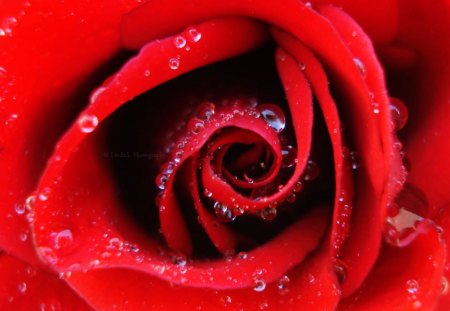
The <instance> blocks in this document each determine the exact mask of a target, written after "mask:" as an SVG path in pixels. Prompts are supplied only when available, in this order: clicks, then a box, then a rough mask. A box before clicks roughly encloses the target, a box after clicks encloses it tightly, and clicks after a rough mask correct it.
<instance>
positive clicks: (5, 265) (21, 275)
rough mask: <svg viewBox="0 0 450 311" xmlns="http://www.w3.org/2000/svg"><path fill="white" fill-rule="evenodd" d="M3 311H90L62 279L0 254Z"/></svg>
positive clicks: (0, 292) (0, 301)
mask: <svg viewBox="0 0 450 311" xmlns="http://www.w3.org/2000/svg"><path fill="white" fill-rule="evenodd" d="M0 280H1V281H0V282H1V290H0V308H1V309H2V310H34V309H36V308H38V307H39V308H40V309H41V310H63V309H64V310H92V309H91V307H89V306H88V305H87V304H86V302H85V301H84V300H83V299H81V298H80V297H78V295H77V294H76V293H74V292H73V291H72V289H71V288H70V287H68V286H67V284H66V283H65V282H64V280H62V279H58V277H57V276H56V275H53V274H50V273H47V272H44V271H40V270H38V268H36V267H33V266H30V265H28V264H26V263H24V262H23V261H21V260H19V259H17V258H15V257H13V256H10V255H7V254H4V253H3V254H0Z"/></svg>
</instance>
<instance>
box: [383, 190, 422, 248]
mask: <svg viewBox="0 0 450 311" xmlns="http://www.w3.org/2000/svg"><path fill="white" fill-rule="evenodd" d="M428 207H429V204H428V200H427V198H426V196H425V195H424V194H423V192H422V191H421V190H420V189H418V188H416V187H414V186H413V185H411V184H406V185H405V186H404V188H403V190H402V191H401V192H400V193H399V194H398V195H397V198H396V199H395V202H394V203H393V204H392V206H391V207H390V208H389V209H388V211H387V212H388V215H387V217H386V223H385V230H384V237H385V240H386V242H387V243H389V244H391V245H393V246H398V247H404V246H407V245H409V244H410V243H411V242H412V241H414V239H415V238H416V236H417V235H418V234H419V231H420V230H419V228H423V226H422V225H424V224H426V223H427V222H426V219H425V218H424V216H422V215H427V213H428Z"/></svg>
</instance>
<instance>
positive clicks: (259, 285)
mask: <svg viewBox="0 0 450 311" xmlns="http://www.w3.org/2000/svg"><path fill="white" fill-rule="evenodd" d="M265 289H266V282H265V281H264V280H263V279H261V278H255V279H254V280H253V290H254V291H255V292H262V291H264V290H265Z"/></svg>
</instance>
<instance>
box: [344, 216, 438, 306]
mask: <svg viewBox="0 0 450 311" xmlns="http://www.w3.org/2000/svg"><path fill="white" fill-rule="evenodd" d="M421 230H423V232H422V233H421V234H420V235H419V236H418V237H417V238H416V240H415V241H414V242H413V243H412V244H410V245H409V246H408V247H405V248H398V247H392V246H387V245H384V247H383V249H382V251H381V254H380V258H379V259H378V261H377V264H376V265H375V267H374V270H373V271H372V272H371V273H370V275H369V276H368V278H367V280H366V282H365V284H364V285H363V286H362V287H361V289H360V290H359V291H357V292H356V293H355V294H353V295H352V296H351V297H349V298H348V299H346V300H343V301H342V302H341V304H340V308H342V310H354V309H361V310H380V308H381V309H383V310H399V309H401V310H417V309H423V310H432V309H433V307H434V305H435V303H436V300H437V298H438V297H439V295H440V293H441V290H442V283H441V276H442V272H443V269H444V265H445V246H444V244H443V243H442V242H441V241H440V239H439V235H438V234H437V232H436V230H435V228H434V226H433V225H432V224H431V223H426V224H424V226H423V227H422V228H421Z"/></svg>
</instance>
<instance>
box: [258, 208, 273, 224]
mask: <svg viewBox="0 0 450 311" xmlns="http://www.w3.org/2000/svg"><path fill="white" fill-rule="evenodd" d="M260 217H261V219H262V220H265V221H271V220H274V219H275V217H277V209H276V208H273V207H266V208H265V209H263V210H262V211H261V213H260Z"/></svg>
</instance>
